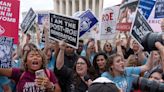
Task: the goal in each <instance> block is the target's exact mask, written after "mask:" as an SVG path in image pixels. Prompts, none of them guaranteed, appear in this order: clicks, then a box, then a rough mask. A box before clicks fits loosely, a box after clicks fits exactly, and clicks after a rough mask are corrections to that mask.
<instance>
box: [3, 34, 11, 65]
mask: <svg viewBox="0 0 164 92" xmlns="http://www.w3.org/2000/svg"><path fill="white" fill-rule="evenodd" d="M12 46H13V38H10V37H4V36H1V37H0V68H10V67H11V66H12V65H11V62H12V50H13V49H12Z"/></svg>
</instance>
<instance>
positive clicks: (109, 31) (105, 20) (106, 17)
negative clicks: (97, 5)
mask: <svg viewBox="0 0 164 92" xmlns="http://www.w3.org/2000/svg"><path fill="white" fill-rule="evenodd" d="M116 11H119V6H113V7H108V8H106V9H104V10H103V12H102V16H101V22H100V30H101V31H100V32H101V34H100V39H105V40H108V39H113V38H114V37H115V35H116V22H117V18H118V12H116Z"/></svg>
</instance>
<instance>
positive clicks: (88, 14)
mask: <svg viewBox="0 0 164 92" xmlns="http://www.w3.org/2000/svg"><path fill="white" fill-rule="evenodd" d="M78 18H80V35H79V37H81V36H83V35H84V34H85V33H86V32H88V31H89V30H92V28H93V27H94V26H95V25H96V24H97V23H98V19H97V18H96V16H95V15H94V14H93V13H92V11H91V10H86V11H84V12H83V13H82V14H80V15H79V16H78Z"/></svg>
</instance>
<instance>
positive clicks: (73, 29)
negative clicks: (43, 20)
mask: <svg viewBox="0 0 164 92" xmlns="http://www.w3.org/2000/svg"><path fill="white" fill-rule="evenodd" d="M49 16H50V38H52V39H53V40H56V41H61V40H63V39H64V40H65V42H66V43H67V44H68V45H69V46H71V47H73V48H78V42H79V23H80V22H79V19H76V18H72V17H67V16H63V15H58V14H53V13H50V15H49Z"/></svg>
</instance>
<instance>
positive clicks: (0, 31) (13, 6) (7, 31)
mask: <svg viewBox="0 0 164 92" xmlns="http://www.w3.org/2000/svg"><path fill="white" fill-rule="evenodd" d="M19 8H20V1H19V0H0V36H8V37H12V38H14V43H18V30H19V29H18V27H19Z"/></svg>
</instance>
